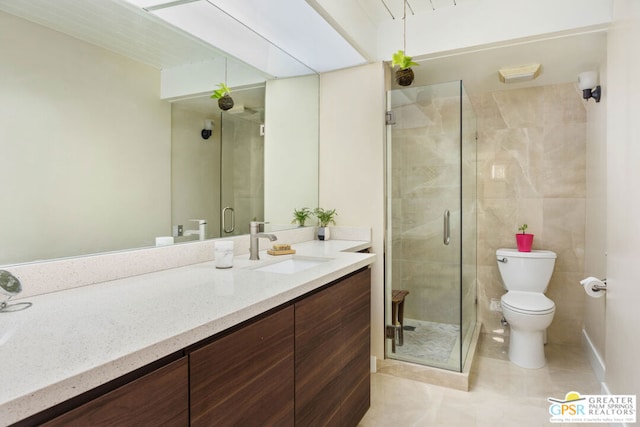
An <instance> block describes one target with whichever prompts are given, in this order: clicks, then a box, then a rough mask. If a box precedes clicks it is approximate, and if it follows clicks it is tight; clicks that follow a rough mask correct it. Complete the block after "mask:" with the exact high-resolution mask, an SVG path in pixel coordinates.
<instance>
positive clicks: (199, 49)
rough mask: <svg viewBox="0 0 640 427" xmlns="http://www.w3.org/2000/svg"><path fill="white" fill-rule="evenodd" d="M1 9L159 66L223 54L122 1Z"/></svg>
mask: <svg viewBox="0 0 640 427" xmlns="http://www.w3.org/2000/svg"><path fill="white" fill-rule="evenodd" d="M0 10H3V11H5V12H7V13H9V14H12V15H16V16H19V17H21V18H24V19H27V20H29V21H32V22H35V23H37V24H40V25H43V26H45V27H48V28H52V29H54V30H57V31H60V32H62V33H65V34H68V35H70V36H73V37H75V38H78V39H81V40H84V41H86V42H89V43H91V44H95V45H97V46H101V47H104V48H107V49H109V50H111V51H114V52H116V53H119V54H121V55H124V56H126V57H129V58H132V59H135V60H136V61H139V62H142V63H143V64H147V65H150V66H152V67H154V68H158V69H164V68H171V67H175V66H179V65H182V64H188V63H193V62H203V61H208V60H211V59H214V58H216V57H219V56H221V55H223V52H221V51H220V50H219V49H216V48H215V47H213V46H211V45H210V44H207V43H204V42H202V41H200V40H198V39H197V38H195V37H193V36H190V35H188V34H187V33H185V32H183V31H181V30H178V29H177V28H173V27H171V26H169V25H167V24H166V23H164V22H163V21H162V20H160V19H159V18H156V17H154V16H150V15H149V14H148V13H147V12H145V11H143V10H142V9H140V8H137V7H135V6H133V5H131V4H129V3H126V2H124V1H105V0H28V1H16V0H0Z"/></svg>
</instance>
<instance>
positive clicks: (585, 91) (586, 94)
mask: <svg viewBox="0 0 640 427" xmlns="http://www.w3.org/2000/svg"><path fill="white" fill-rule="evenodd" d="M578 88H579V89H580V90H581V91H582V97H583V98H584V99H585V100H587V101H588V100H589V98H593V99H595V100H596V102H600V95H601V88H600V85H599V84H598V73H597V72H595V71H585V72H584V73H580V74H578Z"/></svg>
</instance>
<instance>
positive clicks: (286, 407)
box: [189, 306, 294, 427]
mask: <svg viewBox="0 0 640 427" xmlns="http://www.w3.org/2000/svg"><path fill="white" fill-rule="evenodd" d="M293 315H294V307H293V306H289V307H286V308H284V309H282V310H280V311H278V312H276V313H274V314H271V315H269V316H267V317H265V318H262V319H260V320H258V321H256V322H254V323H250V324H249V325H247V326H244V327H242V328H240V329H238V330H236V331H234V332H232V333H230V334H229V335H226V336H224V337H222V338H219V339H217V340H216V341H214V342H212V343H210V344H207V345H205V346H204V347H202V348H200V349H198V350H195V351H193V352H191V353H190V354H189V377H190V383H191V391H190V395H191V425H192V426H214V425H215V426H243V427H249V426H256V427H262V426H292V425H293V424H294V422H293V415H294V413H293V401H294V395H293V392H294V378H293V373H294V371H293V357H294V355H293V327H294V323H293V320H294V319H293Z"/></svg>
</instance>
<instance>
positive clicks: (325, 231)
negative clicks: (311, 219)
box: [318, 227, 331, 240]
mask: <svg viewBox="0 0 640 427" xmlns="http://www.w3.org/2000/svg"><path fill="white" fill-rule="evenodd" d="M330 235H331V233H330V232H329V227H318V240H329V237H330Z"/></svg>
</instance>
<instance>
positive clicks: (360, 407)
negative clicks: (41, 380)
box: [17, 268, 371, 427]
mask: <svg viewBox="0 0 640 427" xmlns="http://www.w3.org/2000/svg"><path fill="white" fill-rule="evenodd" d="M370 297H371V272H370V270H369V269H367V268H365V269H362V270H360V271H358V272H356V273H353V274H350V275H348V276H346V277H344V278H342V279H340V280H337V281H335V282H333V283H331V284H329V285H327V286H325V287H324V288H322V289H320V290H318V291H316V292H313V293H311V294H310V295H307V296H303V297H300V298H298V299H297V300H295V301H291V302H290V303H289V304H288V305H286V306H284V307H283V308H280V309H279V310H277V311H274V312H272V313H269V314H264V315H261V316H258V317H257V318H255V319H253V320H250V321H248V322H246V323H245V324H243V325H240V326H238V327H236V328H234V329H233V330H230V331H228V332H224V333H222V334H220V335H219V336H216V337H211V338H210V339H209V340H207V341H205V342H202V343H198V344H195V345H194V346H192V347H190V348H187V349H183V350H181V351H180V352H177V353H175V354H174V355H171V356H168V357H167V358H166V359H165V360H159V361H156V362H154V363H153V364H151V365H149V366H146V367H143V368H140V370H138V371H136V372H132V373H130V374H128V375H125V376H124V377H121V378H118V379H116V380H114V381H113V382H111V383H108V384H105V385H103V386H100V387H99V388H97V389H94V390H91V391H89V392H87V393H85V394H83V395H80V396H77V397H76V398H73V399H71V400H70V401H67V402H63V403H61V404H59V405H57V406H56V407H53V408H50V409H48V410H46V411H43V412H41V413H39V414H36V415H34V416H32V417H30V418H28V419H26V420H22V421H20V422H18V423H17V425H19V426H22V425H40V424H41V423H42V421H43V420H49V421H47V422H46V423H45V424H43V425H45V426H48V427H53V426H65V427H68V426H83V427H84V426H88V425H91V426H116V425H117V426H181V427H182V426H188V425H193V426H242V427H251V426H256V427H258V426H259V427H263V426H294V425H297V426H303V427H311V426H344V427H351V426H356V425H357V424H358V422H359V421H360V419H361V418H362V417H363V416H364V414H365V412H366V411H367V409H368V408H369V390H370V374H369V369H370V368H369V365H370V359H369V357H370V356H369V355H370V348H369V347H370V344H369V333H370V313H371V308H370V306H371V303H370V299H371V298H370ZM65 411H68V412H65ZM60 414H62V415H60Z"/></svg>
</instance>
